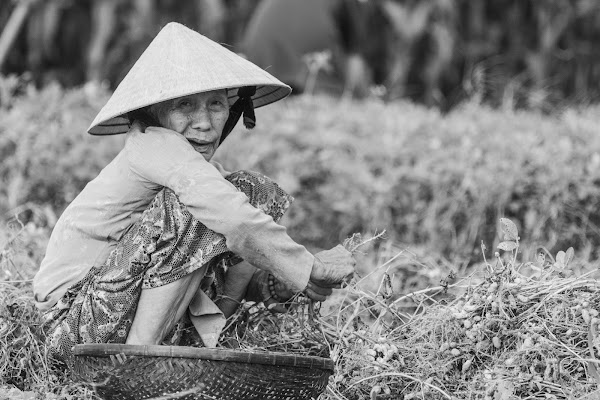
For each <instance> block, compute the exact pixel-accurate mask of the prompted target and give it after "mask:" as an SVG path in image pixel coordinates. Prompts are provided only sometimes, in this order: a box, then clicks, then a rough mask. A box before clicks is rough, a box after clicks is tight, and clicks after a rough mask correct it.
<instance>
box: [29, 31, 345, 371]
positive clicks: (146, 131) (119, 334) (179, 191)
mask: <svg viewBox="0 0 600 400" xmlns="http://www.w3.org/2000/svg"><path fill="white" fill-rule="evenodd" d="M289 92H290V89H289V87H288V86H286V85H284V84H283V83H281V82H279V81H278V80H277V79H275V78H274V77H272V76H271V75H269V74H268V73H266V72H265V71H263V70H262V69H260V68H258V67H256V66H255V65H254V64H252V63H250V62H248V61H246V60H244V59H242V58H241V57H238V56H237V55H235V54H234V53H232V52H230V51H229V50H227V49H225V48H224V47H222V46H220V45H219V44H217V43H214V42H212V41H211V40H209V39H207V38H205V37H204V36H202V35H200V34H198V33H196V32H194V31H192V30H190V29H187V28H186V27H184V26H182V25H179V24H176V23H170V24H168V25H167V26H166V27H165V28H163V30H161V32H160V33H159V34H158V35H157V36H156V38H155V39H154V40H153V41H152V43H151V44H150V45H149V46H148V48H147V49H146V51H145V52H144V54H142V56H140V58H139V60H138V61H137V62H136V64H135V65H134V66H133V67H132V69H131V71H130V72H129V73H128V74H127V76H126V77H125V78H124V79H123V81H122V82H121V84H120V85H119V87H118V88H117V89H116V90H115V92H114V94H113V95H112V97H111V98H110V99H109V101H108V102H107V104H106V105H105V106H104V107H103V109H102V110H101V111H100V113H99V114H98V116H97V117H96V119H95V120H94V122H93V123H92V125H91V126H90V128H89V133H91V134H98V135H108V134H119V133H127V140H126V143H125V146H124V148H123V150H122V151H121V152H120V153H119V154H118V155H117V156H116V157H115V159H114V160H113V161H112V162H111V163H110V164H109V165H108V166H106V167H105V168H104V169H103V170H102V172H101V173H100V174H99V175H98V177H96V178H95V179H94V180H92V181H91V182H90V183H89V184H88V185H87V186H86V187H85V188H84V190H83V191H82V192H81V193H80V194H79V195H78V196H77V198H76V199H75V200H74V201H73V202H72V203H71V204H70V205H69V207H67V209H66V210H65V211H64V213H63V214H62V216H61V218H60V220H59V221H58V223H57V224H56V226H55V228H54V231H53V233H52V237H51V238H50V242H49V244H48V249H47V252H46V256H45V258H44V260H43V261H42V265H41V267H40V270H39V272H38V274H37V275H36V276H35V279H34V294H35V300H36V303H37V305H38V307H39V308H40V309H41V310H43V311H45V312H46V313H45V317H46V321H47V324H46V326H47V332H48V341H49V347H50V351H51V353H52V354H53V355H54V357H55V358H56V359H58V360H61V361H63V362H66V363H67V364H69V363H70V361H71V360H72V347H73V345H75V344H78V343H128V344H161V343H164V344H171V345H181V344H197V345H205V346H215V345H216V343H217V339H218V336H219V333H220V331H221V329H222V327H223V326H224V322H225V317H226V316H227V315H230V314H231V313H232V312H233V310H234V309H235V306H236V305H237V302H239V300H241V299H242V298H243V297H244V296H245V297H246V298H248V299H252V300H256V301H264V302H266V303H267V304H271V303H274V302H275V301H282V300H285V299H286V298H289V297H290V295H292V294H293V293H297V292H304V293H305V294H306V295H307V296H308V297H310V298H312V299H314V300H317V301H323V300H325V299H326V298H327V296H328V295H329V294H331V291H332V288H335V287H338V286H339V285H340V284H342V283H343V282H345V281H347V280H348V279H350V278H351V277H352V275H353V273H354V260H353V259H352V256H351V254H350V253H348V252H347V251H346V250H344V249H343V247H341V246H338V247H335V248H333V249H331V250H327V251H323V252H320V253H317V254H315V255H312V254H311V253H310V252H308V251H307V250H306V249H305V248H304V247H303V246H301V245H299V244H297V243H295V242H294V241H293V240H292V239H291V238H290V237H289V236H288V235H287V233H286V230H285V228H284V227H282V226H281V225H278V224H277V223H276V222H277V221H278V220H279V218H281V216H282V215H283V213H284V212H285V211H286V209H287V208H288V207H289V205H290V201H291V197H290V196H288V195H287V194H286V193H285V192H284V191H283V190H282V189H281V188H280V187H279V186H277V184H275V183H274V182H272V181H271V180H269V179H268V178H266V177H265V176H263V175H260V174H257V173H252V172H245V171H240V172H236V173H228V172H226V171H224V170H223V168H222V167H221V166H220V165H218V164H216V163H210V162H209V161H210V160H211V158H212V156H213V154H214V152H215V150H216V149H217V147H218V146H219V145H220V144H221V143H222V142H223V140H224V139H225V137H226V136H227V135H228V134H229V133H230V132H231V130H232V129H233V127H234V126H235V124H236V123H237V121H238V119H239V118H240V117H242V116H243V120H244V125H246V127H250V128H251V127H253V126H254V123H255V116H254V107H259V106H263V105H266V104H269V103H272V102H274V101H277V100H280V99H282V98H284V97H285V96H286V95H288V94H289ZM230 104H232V105H231V106H230ZM215 302H216V303H217V304H218V305H217V304H215ZM219 306H220V308H219ZM224 314H225V315H224ZM190 337H192V338H193V339H190Z"/></svg>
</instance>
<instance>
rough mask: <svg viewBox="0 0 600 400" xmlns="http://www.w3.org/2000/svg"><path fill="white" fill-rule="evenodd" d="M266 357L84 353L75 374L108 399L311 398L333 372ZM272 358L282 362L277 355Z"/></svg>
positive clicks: (315, 395)
mask: <svg viewBox="0 0 600 400" xmlns="http://www.w3.org/2000/svg"><path fill="white" fill-rule="evenodd" d="M193 350H199V349H193ZM220 352H221V353H223V351H220ZM231 353H232V354H234V355H235V353H239V352H234V351H232V352H231ZM116 354H118V353H116ZM273 354H275V353H273ZM180 355H181V354H180ZM260 356H261V358H262V359H263V360H262V361H261V363H254V362H243V361H235V360H210V359H203V358H197V356H195V357H193V358H191V357H190V358H188V357H172V356H164V355H125V357H121V356H120V355H119V358H120V359H121V361H117V360H116V357H115V356H107V355H93V354H92V355H90V354H79V355H77V356H76V361H75V367H74V374H75V376H76V377H77V378H78V379H81V380H82V381H85V382H88V383H91V384H92V385H93V386H95V388H96V391H97V393H98V395H100V396H101V397H102V398H104V399H123V400H128V399H132V400H133V399H149V398H155V397H161V396H168V395H172V396H174V397H173V398H177V399H186V400H187V399H202V400H206V399H219V400H220V399H227V400H238V399H239V400H251V399H256V400H258V399H261V400H263V399H264V400H279V399H289V400H296V399H297V400H309V399H313V398H316V397H318V396H319V394H321V393H322V392H323V391H324V390H325V388H326V386H327V381H328V379H329V376H330V375H331V373H332V370H331V369H328V368H323V367H322V366H318V365H317V366H315V367H313V368H310V367H308V366H307V365H303V366H298V365H296V366H294V365H281V363H279V364H280V365H268V364H265V363H262V362H263V361H265V360H266V359H265V354H264V353H263V354H261V355H260ZM233 358H234V359H235V358H236V357H233ZM304 358H305V359H309V357H304ZM312 358H315V357H312ZM288 361H289V360H288ZM300 361H304V363H302V362H301V363H300V364H306V360H300ZM308 361H310V360H308ZM327 361H330V360H327ZM272 362H273V363H275V364H277V363H278V361H277V357H275V358H273V361H272ZM284 364H290V363H289V362H285V363H284Z"/></svg>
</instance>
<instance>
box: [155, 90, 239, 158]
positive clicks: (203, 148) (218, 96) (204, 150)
mask: <svg viewBox="0 0 600 400" xmlns="http://www.w3.org/2000/svg"><path fill="white" fill-rule="evenodd" d="M150 113H151V114H152V115H154V116H155V117H156V119H158V121H159V123H160V124H161V125H162V126H163V127H165V128H167V129H172V130H174V131H176V132H178V133H180V134H182V135H183V136H184V137H185V138H186V139H187V140H188V142H189V143H190V144H191V145H192V147H194V150H196V151H197V152H198V153H200V154H202V156H203V157H204V158H205V159H206V160H207V161H209V160H210V159H211V158H212V156H213V155H214V153H215V151H216V150H217V147H218V146H219V142H220V139H221V135H222V133H223V128H224V127H225V123H226V122H227V118H228V117H229V102H228V100H227V90H225V89H221V90H213V91H210V92H203V93H197V94H192V95H189V96H183V97H178V98H176V99H174V100H169V101H165V102H162V103H160V104H156V105H153V106H151V107H150Z"/></svg>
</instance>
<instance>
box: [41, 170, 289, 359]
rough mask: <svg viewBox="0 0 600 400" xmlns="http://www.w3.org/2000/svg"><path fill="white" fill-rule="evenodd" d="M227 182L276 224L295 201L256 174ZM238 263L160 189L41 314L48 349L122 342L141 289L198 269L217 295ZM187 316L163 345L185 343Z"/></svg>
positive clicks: (57, 353) (57, 351)
mask: <svg viewBox="0 0 600 400" xmlns="http://www.w3.org/2000/svg"><path fill="white" fill-rule="evenodd" d="M226 179H227V180H229V181H230V182H231V183H232V184H233V185H234V186H236V187H237V188H238V190H240V191H242V192H243V193H244V194H246V196H247V197H248V198H249V200H250V203H251V204H252V205H253V206H254V207H256V208H258V209H260V210H262V211H263V212H265V213H266V214H268V215H270V216H271V217H272V218H273V219H274V220H275V221H276V222H277V221H279V219H280V218H281V217H282V216H283V214H284V213H285V211H286V210H287V208H288V207H289V205H290V204H291V201H292V200H293V198H292V197H291V196H289V195H288V194H287V193H285V192H284V191H283V190H282V189H281V188H280V187H279V186H278V185H277V184H276V183H274V182H273V181H271V180H270V179H269V178H267V177H265V176H264V175H261V174H258V173H254V172H247V171H239V172H236V173H233V174H231V175H229V176H228V177H227V178H226ZM240 261H241V258H239V257H238V256H236V255H235V254H233V253H232V252H230V251H229V250H228V249H227V246H226V241H225V238H224V237H223V235H221V234H219V233H216V232H214V231H212V230H210V229H208V228H207V227H206V226H204V225H203V224H202V223H201V222H200V221H198V220H197V219H195V218H194V217H193V216H192V215H191V214H190V213H189V212H188V210H187V209H186V207H185V206H184V205H183V204H182V203H181V202H180V201H179V199H178V198H177V196H176V195H175V193H174V192H173V191H171V190H170V189H163V190H162V191H160V192H159V193H158V195H157V196H156V197H155V198H154V200H153V201H152V203H151V204H150V206H149V207H148V208H147V209H146V210H145V211H144V212H143V214H142V216H141V218H140V219H139V221H138V222H136V223H135V224H133V225H132V226H131V227H130V228H129V229H128V230H127V232H126V234H125V235H124V237H123V238H122V239H121V240H120V241H119V242H118V244H117V247H116V248H115V249H114V250H113V251H112V252H111V253H110V255H109V257H108V259H107V260H106V262H105V263H104V264H103V265H102V266H101V267H98V268H92V269H91V270H90V271H89V273H88V274H87V275H86V276H85V278H84V279H82V280H81V281H79V282H78V283H77V284H75V285H73V286H72V287H70V288H69V289H68V291H67V292H66V293H65V295H64V296H63V297H62V298H61V299H60V300H59V302H58V303H57V304H56V305H55V306H54V307H52V308H51V309H50V310H49V311H48V312H47V313H46V314H45V320H46V327H47V341H48V344H49V348H50V353H51V355H52V356H53V357H54V358H55V359H57V360H59V361H63V362H66V363H67V364H70V360H71V357H72V348H73V346H74V345H75V344H78V343H125V340H126V339H127V335H128V333H129V329H130V328H131V324H132V322H133V318H134V316H135V311H136V309H137V303H138V300H139V297H140V294H141V291H142V290H143V289H146V288H154V287H159V286H163V285H166V284H168V283H171V282H174V281H176V280H178V279H180V278H182V277H183V276H185V275H187V274H190V273H192V272H194V271H196V270H197V269H199V268H202V267H203V266H206V267H207V268H206V272H205V276H204V278H203V280H202V282H201V288H202V290H203V291H204V292H205V293H206V294H208V296H209V297H210V298H211V299H213V300H214V299H216V298H217V296H219V294H220V288H221V286H222V285H221V283H222V280H223V277H224V272H225V269H226V268H227V266H230V265H234V264H236V263H237V262H240ZM186 321H187V320H186ZM186 321H182V322H181V323H179V324H178V325H177V326H176V329H175V330H176V332H172V333H171V334H169V335H168V336H167V338H166V340H167V342H168V344H170V345H178V344H182V343H183V341H184V338H183V337H182V335H181V329H182V327H184V328H185V329H187V328H189V324H188V323H186ZM185 344H186V345H189V344H190V343H189V340H188V342H186V343H185Z"/></svg>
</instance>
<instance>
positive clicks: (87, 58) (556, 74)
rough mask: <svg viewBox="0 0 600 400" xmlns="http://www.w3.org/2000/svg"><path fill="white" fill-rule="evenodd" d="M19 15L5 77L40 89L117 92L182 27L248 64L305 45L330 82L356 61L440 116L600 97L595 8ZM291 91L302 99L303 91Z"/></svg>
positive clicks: (390, 4) (400, 0)
mask: <svg viewBox="0 0 600 400" xmlns="http://www.w3.org/2000/svg"><path fill="white" fill-rule="evenodd" d="M277 4H280V6H279V7H280V8H287V9H288V10H290V11H291V12H287V13H286V12H283V11H277V10H275V9H276V8H277V7H278V6H277ZM18 6H21V7H23V8H27V12H26V14H27V16H26V18H25V19H23V21H22V22H23V23H22V24H21V26H22V27H21V29H20V31H19V32H20V33H19V34H18V35H16V36H15V38H14V40H13V41H12V44H11V46H10V51H8V52H7V54H6V55H5V56H4V57H3V58H4V59H3V60H2V56H1V54H0V62H3V64H2V66H1V71H2V72H3V73H4V74H10V73H17V74H22V73H24V72H26V71H29V72H30V74H31V78H32V79H33V80H34V81H35V82H37V83H38V84H39V85H43V84H45V83H47V82H50V81H55V80H57V81H59V82H61V84H63V85H65V86H74V85H80V84H83V83H85V82H88V81H98V82H103V83H104V84H105V85H106V86H107V87H109V88H114V87H115V86H116V85H117V84H118V82H119V81H120V79H121V78H122V77H123V76H124V74H125V73H126V72H127V71H128V70H129V68H130V67H131V65H132V64H133V62H134V61H135V60H136V59H137V57H138V56H139V55H140V54H141V52H142V51H143V49H144V48H145V47H146V45H147V44H148V43H149V42H150V41H151V40H152V38H153V37H154V36H155V35H156V33H157V32H158V31H159V30H160V28H161V27H162V26H164V24H165V23H166V22H168V21H178V22H181V23H184V24H186V25H187V26H189V27H190V28H192V29H196V30H197V31H199V32H201V33H203V34H205V35H207V36H209V37H211V38H212V39H214V40H217V41H219V42H221V43H223V44H224V45H226V46H227V47H228V48H230V49H231V50H233V51H236V52H242V53H248V52H250V53H252V52H253V51H256V50H253V48H252V45H254V46H261V47H263V48H264V47H265V46H280V47H282V48H283V49H279V50H273V51H278V52H279V53H278V54H277V55H278V57H284V58H285V57H290V56H289V54H285V51H284V50H290V49H291V50H295V48H298V47H299V46H300V45H299V44H298V43H293V44H291V45H289V44H288V43H285V42H284V41H286V40H295V41H302V40H304V41H305V42H304V43H303V44H302V46H303V47H302V48H303V49H304V50H307V49H308V50H311V51H315V52H316V51H320V50H321V51H331V52H332V54H331V58H332V59H331V64H332V67H333V71H332V75H334V76H344V75H346V78H348V76H347V75H352V74H353V73H356V71H353V70H352V69H353V68H352V65H354V64H352V65H350V66H348V65H346V61H347V59H348V57H351V56H353V55H356V56H358V57H359V58H360V59H361V62H363V63H364V64H365V66H364V68H359V70H358V73H359V75H360V76H359V77H356V78H355V80H358V81H362V82H358V83H355V84H358V85H363V86H365V85H366V86H369V87H371V86H375V87H377V88H378V91H377V93H380V94H382V95H384V97H385V98H386V99H387V100H395V99H399V98H410V99H411V100H413V101H417V102H420V103H424V104H426V105H429V106H438V107H441V108H442V109H444V110H448V109H450V108H452V107H453V106H455V105H457V104H460V103H461V102H462V101H463V100H464V99H465V98H470V97H472V96H480V97H482V98H484V99H485V101H486V102H488V103H490V104H492V105H501V104H508V105H510V106H515V107H529V108H538V109H543V110H545V111H552V110H554V107H556V106H564V105H565V104H569V105H570V104H574V103H576V104H587V103H590V102H594V101H596V100H597V99H598V96H599V95H600V90H599V87H598V81H599V79H600V55H599V52H598V51H596V50H597V49H598V44H599V42H600V3H599V2H597V1H596V0H544V1H536V0H481V1H470V0H318V1H317V0H306V1H296V0H263V1H258V0H193V1H184V2H181V1H176V0H46V1H39V0H7V1H3V2H1V3H0V27H2V26H8V22H9V21H10V18H11V15H13V14H15V10H16V9H17V8H18ZM306 9H309V10H306ZM311 10H312V11H311ZM329 14H330V15H329ZM13 18H14V16H13ZM274 19H277V20H278V21H274ZM257 24H259V25H260V26H261V28H257V27H256V25H257ZM319 24H324V25H326V24H329V25H331V26H330V27H325V26H323V27H321V26H320V25H319ZM270 26H272V27H273V29H272V30H269V29H270V28H269V27H270ZM282 27H283V28H282ZM292 30H297V31H298V33H294V34H293V36H292V34H291V33H289V32H291V31H292ZM315 32H323V36H326V35H328V37H316V33H315ZM273 36H275V38H273ZM288 36H289V37H288ZM301 37H304V39H299V38H301ZM309 37H310V39H307V38H309ZM254 39H256V42H258V43H254V44H252V43H251V44H248V43H247V41H248V40H254ZM308 40H310V41H311V43H308V42H307V41H308ZM247 55H249V57H250V59H251V60H253V61H261V60H260V59H259V58H260V57H259V55H255V54H247ZM261 66H263V67H269V66H270V64H269V65H261ZM271 67H273V68H272V69H271V70H272V72H273V69H275V71H274V72H275V74H276V75H277V74H279V72H280V71H278V70H277V68H276V66H273V65H271ZM325 70H326V68H322V71H321V72H322V73H323V74H325ZM280 77H281V78H286V79H285V80H286V81H290V80H292V81H293V78H292V79H290V78H289V77H288V76H280ZM302 78H304V80H306V79H307V77H306V75H303V76H302ZM289 83H290V84H294V85H295V86H299V89H300V91H301V90H302V89H303V87H302V86H303V85H304V83H305V82H303V81H302V79H300V80H299V82H289ZM317 89H318V87H317ZM363 94H364V93H363Z"/></svg>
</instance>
